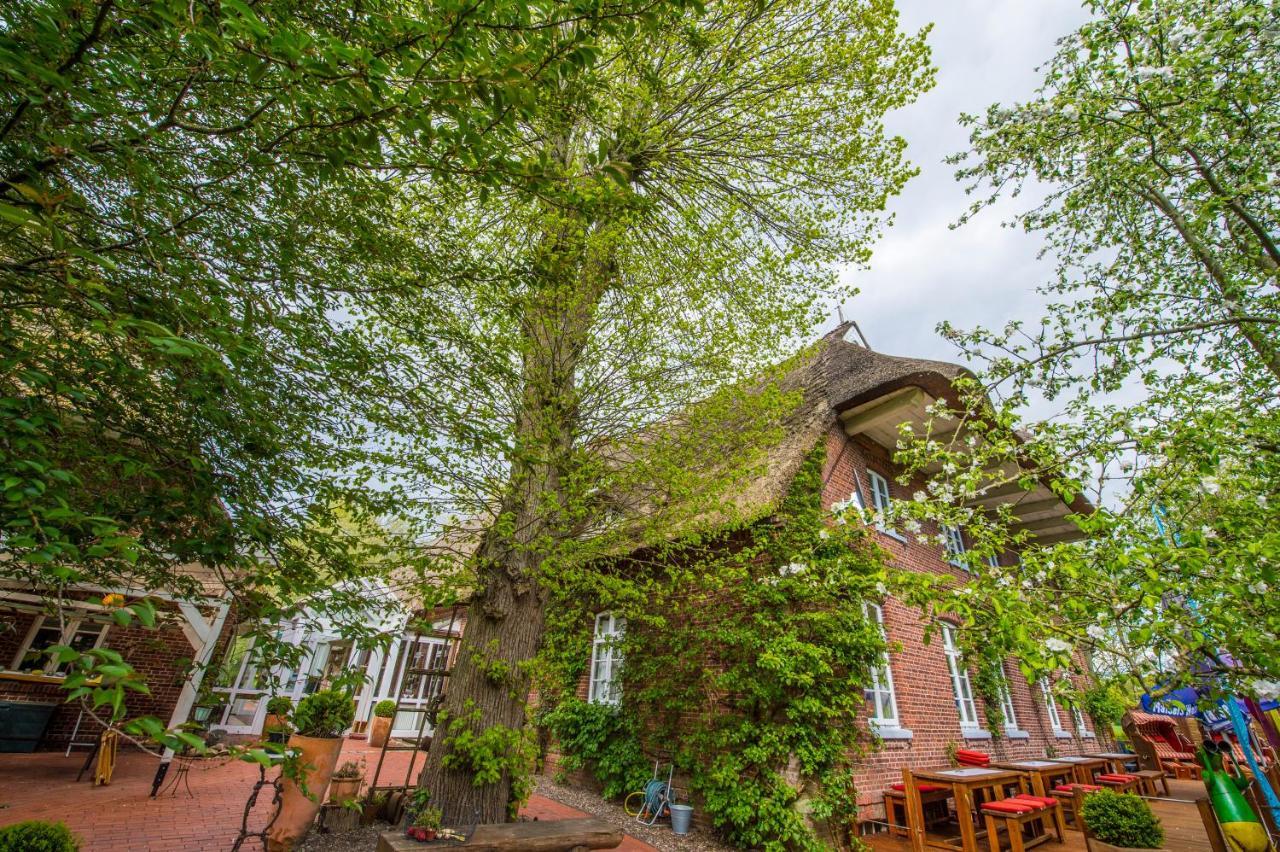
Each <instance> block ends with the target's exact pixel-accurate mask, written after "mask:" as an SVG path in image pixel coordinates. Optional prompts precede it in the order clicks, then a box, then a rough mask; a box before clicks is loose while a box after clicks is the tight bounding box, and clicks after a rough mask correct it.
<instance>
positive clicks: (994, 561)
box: [987, 553, 1000, 568]
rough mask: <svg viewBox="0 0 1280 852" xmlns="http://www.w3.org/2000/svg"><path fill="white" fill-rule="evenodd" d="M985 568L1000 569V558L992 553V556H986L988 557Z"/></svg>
mask: <svg viewBox="0 0 1280 852" xmlns="http://www.w3.org/2000/svg"><path fill="white" fill-rule="evenodd" d="M987 567H988V568H999V567H1000V556H999V554H996V553H993V554H991V555H990V556H988V557H987Z"/></svg>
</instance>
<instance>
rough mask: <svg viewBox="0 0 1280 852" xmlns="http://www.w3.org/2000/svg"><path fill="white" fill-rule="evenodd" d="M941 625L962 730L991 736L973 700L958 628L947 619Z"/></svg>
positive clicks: (943, 644) (971, 685)
mask: <svg viewBox="0 0 1280 852" xmlns="http://www.w3.org/2000/svg"><path fill="white" fill-rule="evenodd" d="M940 625H941V628H942V650H943V653H944V654H946V657H947V670H948V671H949V672H950V673H951V692H952V694H953V695H954V697H955V702H956V715H958V716H959V717H960V730H961V731H962V732H964V733H965V734H966V735H968V734H978V735H980V736H981V735H983V734H985V735H986V736H990V734H989V733H987V732H986V731H983V730H982V727H981V724H980V723H979V721H978V703H977V702H976V701H974V700H973V684H972V683H970V681H969V670H968V669H966V668H965V667H964V660H963V659H962V655H961V653H960V646H959V644H957V642H956V630H957V628H956V626H955V625H954V624H949V623H947V622H945V621H943V622H940Z"/></svg>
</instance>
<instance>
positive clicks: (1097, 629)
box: [1085, 624, 1107, 642]
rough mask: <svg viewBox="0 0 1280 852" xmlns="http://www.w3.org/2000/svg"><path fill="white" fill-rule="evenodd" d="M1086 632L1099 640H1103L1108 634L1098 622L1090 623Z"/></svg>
mask: <svg viewBox="0 0 1280 852" xmlns="http://www.w3.org/2000/svg"><path fill="white" fill-rule="evenodd" d="M1085 633H1088V634H1089V636H1090V637H1091V638H1093V639H1095V640H1097V641H1099V642H1101V641H1102V637H1104V636H1106V635H1107V632H1106V631H1105V630H1103V629H1102V626H1101V625H1098V624H1090V625H1089V627H1088V629H1086V630H1085Z"/></svg>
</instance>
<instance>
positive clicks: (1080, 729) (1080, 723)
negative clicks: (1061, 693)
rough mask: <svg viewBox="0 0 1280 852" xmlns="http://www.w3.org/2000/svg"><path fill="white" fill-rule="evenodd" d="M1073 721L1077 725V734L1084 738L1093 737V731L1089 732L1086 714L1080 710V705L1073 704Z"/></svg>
mask: <svg viewBox="0 0 1280 852" xmlns="http://www.w3.org/2000/svg"><path fill="white" fill-rule="evenodd" d="M1071 719H1072V721H1074V722H1075V724H1076V733H1077V734H1079V735H1080V736H1082V737H1091V736H1093V731H1091V730H1089V725H1088V723H1087V722H1086V721H1085V718H1084V712H1083V711H1082V710H1081V709H1080V705H1078V704H1075V703H1072V705H1071Z"/></svg>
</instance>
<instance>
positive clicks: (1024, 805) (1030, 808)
mask: <svg viewBox="0 0 1280 852" xmlns="http://www.w3.org/2000/svg"><path fill="white" fill-rule="evenodd" d="M982 809H983V810H984V811H992V812H994V813H1001V814H1029V813H1033V812H1035V811H1038V810H1040V808H1037V807H1036V806H1035V805H1033V804H1031V803H1030V802H1019V801H1016V800H1014V799H1001V800H1000V801H998V802H986V803H985V804H983V806H982Z"/></svg>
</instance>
